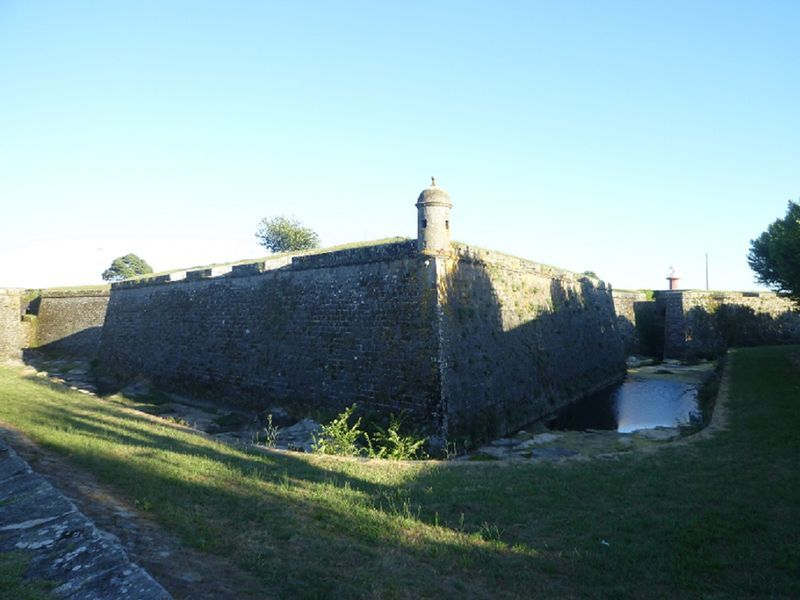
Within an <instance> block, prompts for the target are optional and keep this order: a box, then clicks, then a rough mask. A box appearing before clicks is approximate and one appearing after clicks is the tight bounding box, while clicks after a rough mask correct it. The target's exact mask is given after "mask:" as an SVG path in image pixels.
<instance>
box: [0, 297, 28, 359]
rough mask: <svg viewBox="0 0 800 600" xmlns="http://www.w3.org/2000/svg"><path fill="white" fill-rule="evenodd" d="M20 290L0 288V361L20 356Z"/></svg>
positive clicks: (21, 343)
mask: <svg viewBox="0 0 800 600" xmlns="http://www.w3.org/2000/svg"><path fill="white" fill-rule="evenodd" d="M20 312H21V308H20V290H15V289H0V361H3V360H9V359H15V358H19V357H20V353H21V348H22V346H23V345H24V343H23V340H22V324H21V320H20Z"/></svg>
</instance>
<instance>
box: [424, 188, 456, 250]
mask: <svg viewBox="0 0 800 600" xmlns="http://www.w3.org/2000/svg"><path fill="white" fill-rule="evenodd" d="M451 208H453V203H452V202H450V194H448V193H447V192H445V191H444V190H443V189H442V188H440V187H439V186H438V185H436V179H434V178H433V177H431V185H430V187H427V188H425V189H424V190H422V193H421V194H420V195H419V198H417V248H418V249H419V251H420V252H422V253H423V254H431V255H440V254H450V209H451Z"/></svg>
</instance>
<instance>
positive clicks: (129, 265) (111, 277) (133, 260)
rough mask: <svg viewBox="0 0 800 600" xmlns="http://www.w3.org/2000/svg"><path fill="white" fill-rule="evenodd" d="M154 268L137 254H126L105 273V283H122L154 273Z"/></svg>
mask: <svg viewBox="0 0 800 600" xmlns="http://www.w3.org/2000/svg"><path fill="white" fill-rule="evenodd" d="M152 272H153V268H152V267H151V266H150V265H148V264H147V261H146V260H144V259H143V258H140V257H138V256H136V255H135V254H126V255H125V256H120V257H119V258H115V259H114V261H113V262H112V263H111V266H110V267H109V268H107V269H106V270H105V271H103V275H102V277H103V280H104V281H122V280H123V279H128V278H129V277H134V276H136V275H146V274H147V273H152Z"/></svg>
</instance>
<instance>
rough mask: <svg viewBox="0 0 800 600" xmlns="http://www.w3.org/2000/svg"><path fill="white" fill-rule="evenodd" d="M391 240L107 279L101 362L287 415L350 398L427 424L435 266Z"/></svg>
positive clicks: (433, 374)
mask: <svg viewBox="0 0 800 600" xmlns="http://www.w3.org/2000/svg"><path fill="white" fill-rule="evenodd" d="M389 246H391V247H389V248H386V247H383V246H381V247H376V248H375V249H374V251H372V252H370V249H356V251H342V252H337V253H335V254H337V255H339V254H341V255H342V256H329V255H325V254H320V255H315V256H310V257H302V259H300V260H298V259H297V257H296V258H295V260H294V261H293V262H292V264H291V267H290V268H278V269H274V270H269V271H265V272H263V273H255V274H251V275H249V276H248V275H236V276H232V277H217V278H209V279H200V280H195V281H191V280H189V281H187V280H184V281H180V282H170V283H164V284H160V285H158V284H156V285H139V286H120V287H117V286H115V287H114V289H113V290H112V294H111V299H110V302H109V307H108V315H107V318H106V323H105V327H104V330H103V337H102V342H101V352H100V356H101V361H102V365H103V368H104V369H106V370H108V371H109V372H110V373H112V374H115V375H116V376H118V377H119V376H121V377H131V376H137V375H139V376H143V377H147V378H149V379H151V380H152V381H153V382H154V383H156V384H157V385H160V386H163V387H165V388H167V389H174V390H185V391H189V392H192V393H196V394H200V395H203V396H206V397H210V398H214V397H220V396H224V397H225V398H226V400H228V401H234V402H239V403H241V404H245V405H248V406H256V407H261V408H265V409H266V408H269V407H270V406H273V405H274V404H281V405H283V406H285V407H286V408H287V409H288V410H290V412H294V413H295V414H296V415H297V416H303V415H304V414H305V413H307V412H309V411H310V412H312V413H318V414H319V413H321V414H328V415H330V414H331V413H334V412H338V411H340V410H341V409H343V408H344V407H346V406H349V405H351V404H353V403H358V404H359V405H361V406H362V408H367V409H374V410H378V411H381V412H394V413H400V412H406V413H407V414H408V415H409V416H410V417H411V418H412V419H413V420H415V421H416V422H418V423H419V424H422V425H426V426H428V427H429V428H430V429H436V428H437V424H436V423H431V419H430V415H432V414H438V413H439V412H440V407H439V401H440V398H439V393H438V390H439V386H438V345H437V340H436V332H435V319H434V314H435V306H436V293H435V281H434V280H433V279H432V277H433V273H434V272H433V267H432V266H430V265H428V266H426V265H425V264H424V263H423V262H421V260H420V258H419V257H418V256H417V255H416V254H415V253H414V252H410V251H409V249H408V247H407V246H408V245H407V244H403V243H401V244H391V245H389ZM332 254H333V253H332Z"/></svg>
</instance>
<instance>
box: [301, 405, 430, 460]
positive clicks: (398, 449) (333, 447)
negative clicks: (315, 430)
mask: <svg viewBox="0 0 800 600" xmlns="http://www.w3.org/2000/svg"><path fill="white" fill-rule="evenodd" d="M355 411H356V405H355V404H353V405H352V406H351V407H350V408H346V409H345V410H344V412H341V413H339V415H337V416H336V417H335V418H334V419H333V420H332V421H331V422H330V423H328V424H327V425H323V426H322V429H321V430H320V432H319V434H317V435H315V436H314V443H313V445H312V450H313V451H314V452H318V453H320V454H336V455H339V456H369V457H370V458H386V459H390V460H422V459H425V458H428V455H427V454H426V453H425V451H424V450H423V446H424V445H425V441H426V440H425V438H423V437H418V436H415V435H404V434H402V433H401V432H400V430H401V428H402V426H403V418H402V416H400V417H396V416H395V415H391V416H390V417H389V425H388V426H387V427H386V428H385V429H384V428H383V427H380V426H378V425H372V426H370V427H368V428H362V426H361V423H362V418H361V417H358V418H357V419H356V420H355V423H353V424H352V425H351V424H350V420H351V418H352V417H353V416H354V414H355ZM367 429H372V430H373V432H372V434H370V433H369V431H367Z"/></svg>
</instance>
